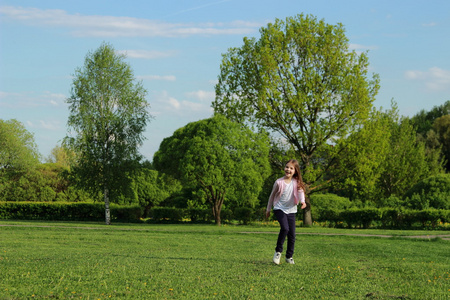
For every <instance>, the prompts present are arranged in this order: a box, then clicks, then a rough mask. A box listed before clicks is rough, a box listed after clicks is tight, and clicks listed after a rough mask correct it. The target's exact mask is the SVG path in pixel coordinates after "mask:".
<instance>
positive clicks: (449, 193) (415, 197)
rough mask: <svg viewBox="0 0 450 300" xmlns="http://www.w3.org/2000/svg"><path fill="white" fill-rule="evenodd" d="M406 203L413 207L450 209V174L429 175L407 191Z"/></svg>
mask: <svg viewBox="0 0 450 300" xmlns="http://www.w3.org/2000/svg"><path fill="white" fill-rule="evenodd" d="M405 202H406V205H407V206H408V207H409V208H411V209H419V210H421V209H427V208H436V209H450V174H439V175H436V176H431V177H428V178H426V179H424V180H422V181H420V182H418V183H417V184H415V185H414V186H413V187H412V188H411V189H409V190H408V191H407V192H406V193H405Z"/></svg>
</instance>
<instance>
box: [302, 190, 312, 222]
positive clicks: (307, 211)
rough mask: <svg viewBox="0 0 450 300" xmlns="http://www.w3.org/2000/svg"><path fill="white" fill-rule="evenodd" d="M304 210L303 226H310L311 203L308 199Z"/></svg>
mask: <svg viewBox="0 0 450 300" xmlns="http://www.w3.org/2000/svg"><path fill="white" fill-rule="evenodd" d="M305 201H306V208H305V209H304V210H303V226H306V227H309V226H312V216H311V202H310V201H309V197H306V199H305Z"/></svg>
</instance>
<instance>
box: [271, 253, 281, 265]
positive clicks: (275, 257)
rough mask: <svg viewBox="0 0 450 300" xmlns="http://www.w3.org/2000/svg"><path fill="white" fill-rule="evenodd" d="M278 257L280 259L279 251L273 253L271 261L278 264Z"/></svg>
mask: <svg viewBox="0 0 450 300" xmlns="http://www.w3.org/2000/svg"><path fill="white" fill-rule="evenodd" d="M280 259H281V252H275V254H274V255H273V262H274V263H275V264H276V265H279V264H280Z"/></svg>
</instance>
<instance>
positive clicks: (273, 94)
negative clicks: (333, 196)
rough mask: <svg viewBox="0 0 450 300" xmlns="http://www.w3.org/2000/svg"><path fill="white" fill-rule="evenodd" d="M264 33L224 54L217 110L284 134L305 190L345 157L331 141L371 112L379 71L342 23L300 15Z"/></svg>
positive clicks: (323, 179)
mask: <svg viewBox="0 0 450 300" xmlns="http://www.w3.org/2000/svg"><path fill="white" fill-rule="evenodd" d="M260 34H261V37H260V38H259V39H258V40H256V39H255V38H244V44H243V45H242V46H241V47H240V48H231V49H229V50H228V52H227V53H226V54H224V55H223V60H222V63H221V67H220V75H219V82H218V84H217V85H216V99H215V101H214V102H213V107H214V110H215V112H216V113H221V114H224V115H225V116H226V117H228V118H230V119H232V120H236V121H240V122H250V123H252V124H255V125H257V126H259V127H261V128H265V129H267V130H268V131H270V132H272V133H274V135H276V134H278V135H279V136H281V137H282V138H284V139H285V141H286V142H287V143H289V144H291V145H292V146H293V147H294V149H295V151H296V155H297V157H298V158H299V159H300V160H301V161H302V167H303V172H304V177H303V178H304V180H305V181H306V183H307V186H308V190H307V192H309V191H312V190H314V189H316V190H319V189H320V188H321V187H324V185H325V184H326V183H327V182H329V181H330V178H326V177H325V175H326V173H327V171H328V170H329V169H330V168H331V167H332V166H333V165H334V164H335V163H336V162H337V161H338V160H339V159H338V158H339V153H340V151H338V149H335V148H333V147H330V145H333V144H335V143H336V140H338V139H340V138H342V137H345V136H347V135H348V134H350V133H351V132H353V131H354V129H355V127H356V125H357V124H360V123H361V121H362V120H364V119H366V118H367V116H368V113H369V111H370V110H371V107H372V103H373V101H374V100H375V95H376V94H377V92H378V89H379V78H378V75H376V74H374V75H373V76H372V78H369V77H368V67H369V62H368V57H367V54H366V53H361V54H357V53H356V52H355V51H350V50H349V40H348V38H347V37H346V35H345V30H344V27H343V25H342V24H337V25H330V24H327V23H325V21H323V20H320V21H318V20H317V19H316V18H315V17H313V16H304V15H297V16H295V17H289V18H286V20H285V21H283V20H279V19H277V20H275V22H274V23H269V24H268V25H267V27H263V28H261V29H260ZM304 212H305V220H310V218H308V215H309V216H310V210H309V207H308V208H307V209H306V210H305V211H304ZM308 222H309V221H308Z"/></svg>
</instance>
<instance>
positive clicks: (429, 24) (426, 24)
mask: <svg viewBox="0 0 450 300" xmlns="http://www.w3.org/2000/svg"><path fill="white" fill-rule="evenodd" d="M436 25H437V23H436V22H430V23H424V24H422V26H423V27H434V26H436Z"/></svg>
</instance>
